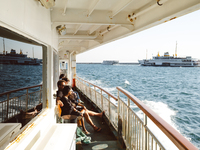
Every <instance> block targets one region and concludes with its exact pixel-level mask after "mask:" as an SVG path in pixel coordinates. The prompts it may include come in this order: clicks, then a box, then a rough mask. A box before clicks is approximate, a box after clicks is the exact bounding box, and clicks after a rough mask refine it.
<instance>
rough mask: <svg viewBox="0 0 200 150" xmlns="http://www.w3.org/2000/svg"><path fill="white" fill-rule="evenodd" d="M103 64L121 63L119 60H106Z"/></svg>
mask: <svg viewBox="0 0 200 150" xmlns="http://www.w3.org/2000/svg"><path fill="white" fill-rule="evenodd" d="M102 64H103V65H116V64H119V61H117V60H104V61H103V63H102Z"/></svg>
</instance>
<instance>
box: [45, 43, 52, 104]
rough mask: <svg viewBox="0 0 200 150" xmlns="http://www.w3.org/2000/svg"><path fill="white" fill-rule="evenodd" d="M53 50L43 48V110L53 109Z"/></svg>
mask: <svg viewBox="0 0 200 150" xmlns="http://www.w3.org/2000/svg"><path fill="white" fill-rule="evenodd" d="M54 105H55V102H54V101H53V49H52V48H51V47H50V46H48V47H46V46H43V108H53V107H54Z"/></svg>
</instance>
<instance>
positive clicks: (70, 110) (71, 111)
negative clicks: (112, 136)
mask: <svg viewBox="0 0 200 150" xmlns="http://www.w3.org/2000/svg"><path fill="white" fill-rule="evenodd" d="M62 92H63V97H62V98H61V99H60V100H61V101H62V103H63V106H61V109H62V113H61V116H63V115H76V116H84V118H85V119H86V121H87V123H89V124H90V125H91V126H92V127H93V129H94V130H95V131H97V132H99V131H101V128H98V127H97V126H95V125H94V123H93V122H92V120H91V118H90V116H89V114H88V112H87V111H86V110H85V109H83V110H82V111H78V110H77V109H76V107H75V106H74V105H73V103H72V102H71V100H69V98H68V97H69V95H71V94H72V88H71V86H65V87H64V88H63V90H62ZM86 131H87V130H86Z"/></svg>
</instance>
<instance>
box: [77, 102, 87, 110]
mask: <svg viewBox="0 0 200 150" xmlns="http://www.w3.org/2000/svg"><path fill="white" fill-rule="evenodd" d="M78 106H82V107H83V108H84V109H85V110H86V107H85V106H84V105H82V104H81V103H78Z"/></svg>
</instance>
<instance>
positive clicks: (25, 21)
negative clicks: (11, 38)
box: [0, 0, 56, 47]
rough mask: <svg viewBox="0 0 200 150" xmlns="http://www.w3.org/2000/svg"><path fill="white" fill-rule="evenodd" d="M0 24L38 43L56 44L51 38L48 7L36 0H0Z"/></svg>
mask: <svg viewBox="0 0 200 150" xmlns="http://www.w3.org/2000/svg"><path fill="white" fill-rule="evenodd" d="M0 25H2V26H3V27H6V28H8V29H10V30H12V31H14V32H17V33H18V34H21V35H23V36H25V37H28V38H30V39H33V40H35V41H37V42H39V43H43V44H45V45H52V44H56V43H54V42H52V38H51V36H52V30H51V17H50V9H46V8H45V7H43V6H41V4H40V3H39V2H38V1H36V0H4V1H3V0H1V5H0ZM52 46H53V45H52ZM55 46H56V45H54V47H55Z"/></svg>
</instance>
